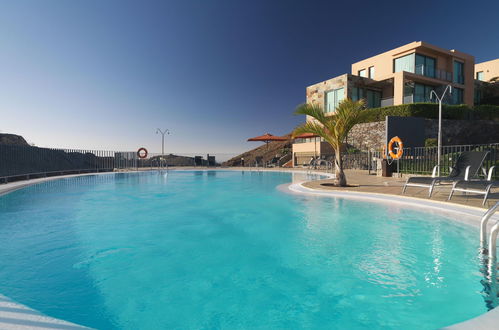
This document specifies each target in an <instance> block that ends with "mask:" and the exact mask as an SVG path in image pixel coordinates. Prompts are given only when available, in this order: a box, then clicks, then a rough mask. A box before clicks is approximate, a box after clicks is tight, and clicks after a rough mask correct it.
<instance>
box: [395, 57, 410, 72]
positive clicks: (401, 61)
mask: <svg viewBox="0 0 499 330" xmlns="http://www.w3.org/2000/svg"><path fill="white" fill-rule="evenodd" d="M400 71H407V72H412V73H414V54H409V55H406V56H402V57H399V58H396V59H395V60H394V61H393V72H400Z"/></svg>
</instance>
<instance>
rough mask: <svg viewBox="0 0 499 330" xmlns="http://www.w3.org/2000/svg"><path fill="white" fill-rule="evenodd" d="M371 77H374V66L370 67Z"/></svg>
mask: <svg viewBox="0 0 499 330" xmlns="http://www.w3.org/2000/svg"><path fill="white" fill-rule="evenodd" d="M369 78H371V79H374V66H370V67H369Z"/></svg>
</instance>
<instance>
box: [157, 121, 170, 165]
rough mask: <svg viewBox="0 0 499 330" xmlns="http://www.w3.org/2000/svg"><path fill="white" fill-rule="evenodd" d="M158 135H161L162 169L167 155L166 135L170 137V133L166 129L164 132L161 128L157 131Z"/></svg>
mask: <svg viewBox="0 0 499 330" xmlns="http://www.w3.org/2000/svg"><path fill="white" fill-rule="evenodd" d="M156 134H161V158H160V167H162V166H161V165H162V163H163V157H164V155H165V135H167V134H168V135H170V131H169V130H168V129H165V130H164V131H162V130H161V129H160V128H157V129H156Z"/></svg>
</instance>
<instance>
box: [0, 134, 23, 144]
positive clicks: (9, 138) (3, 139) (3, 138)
mask: <svg viewBox="0 0 499 330" xmlns="http://www.w3.org/2000/svg"><path fill="white" fill-rule="evenodd" d="M0 144H8V145H15V146H27V145H28V142H26V140H25V139H24V138H23V137H22V136H20V135H15V134H6V133H0Z"/></svg>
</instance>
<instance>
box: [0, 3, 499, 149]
mask: <svg viewBox="0 0 499 330" xmlns="http://www.w3.org/2000/svg"><path fill="white" fill-rule="evenodd" d="M498 13H499V2H497V1H489V2H485V1H473V2H471V1H417V2H414V3H413V4H410V3H408V2H401V1H365V2H364V3H363V2H362V1H355V2H350V1H349V2H343V3H337V2H336V1H270V0H267V1H260V0H252V1H235V0H227V1H219V0H212V1H207V0H199V1H190V0H183V1H180V0H179V1H167V0H165V1H112V0H105V1H102V0H85V1H76V0H75V1H63V0H58V1H53V0H34V1H23V0H13V1H0V131H1V132H6V133H15V134H20V135H23V136H24V137H26V139H27V140H28V141H30V142H32V143H35V144H36V145H39V146H50V147H74V148H87V149H94V148H98V149H112V150H136V149H137V148H138V147H141V146H145V147H147V148H148V149H149V150H150V151H153V152H158V151H160V148H161V143H160V142H161V141H160V138H159V136H158V135H156V134H155V131H156V128H157V127H161V128H168V129H169V130H170V131H171V135H170V136H168V137H167V140H166V151H168V152H175V153H202V154H204V153H207V152H210V153H237V152H240V151H244V150H247V149H249V148H252V147H254V146H256V144H252V143H249V142H246V139H247V138H248V137H252V136H256V135H260V134H263V133H266V132H270V133H272V134H276V135H280V134H285V133H288V132H290V131H291V130H292V129H293V128H294V127H295V126H296V125H298V124H300V123H301V122H302V121H303V118H300V117H297V116H294V115H293V110H294V108H295V107H296V106H297V105H298V104H300V103H303V102H304V101H305V87H306V86H308V85H311V84H313V83H316V82H319V81H322V80H325V79H328V78H331V77H334V76H336V75H339V74H343V73H347V72H349V71H350V64H351V63H353V62H355V61H358V60H361V59H363V58H366V57H369V56H372V55H375V54H377V53H380V52H383V51H386V50H389V49H391V48H394V47H397V46H400V45H403V44H405V43H409V42H412V41H417V40H423V41H427V42H429V43H432V44H436V45H438V46H441V47H444V48H447V49H453V48H454V49H457V50H460V51H463V52H467V53H470V54H473V55H474V56H475V58H476V61H477V62H481V61H485V60H490V59H494V58H499V29H498V28H497V21H498V19H499V18H498V17H499V14H498Z"/></svg>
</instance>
